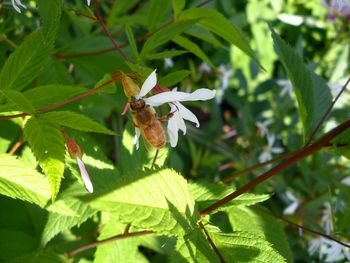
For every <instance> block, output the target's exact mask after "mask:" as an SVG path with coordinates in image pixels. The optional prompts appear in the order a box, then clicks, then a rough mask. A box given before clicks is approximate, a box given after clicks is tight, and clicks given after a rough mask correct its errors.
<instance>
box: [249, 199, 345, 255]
mask: <svg viewBox="0 0 350 263" xmlns="http://www.w3.org/2000/svg"><path fill="white" fill-rule="evenodd" d="M253 208H254V209H255V210H258V211H261V212H263V213H265V214H267V215H269V216H272V217H274V218H276V219H277V220H279V221H282V222H285V223H287V224H289V225H291V226H292V227H295V228H298V229H300V228H301V229H302V230H304V231H306V232H309V233H312V234H314V235H318V236H322V237H325V238H327V239H329V240H332V241H334V242H337V243H338V244H340V245H343V246H345V247H348V248H350V245H348V244H346V243H344V242H342V241H340V240H338V239H336V238H334V237H332V236H330V235H327V234H324V233H321V232H318V231H316V230H313V229H311V228H308V227H305V226H301V225H298V224H296V223H294V222H292V221H290V220H288V219H286V218H284V217H282V216H278V215H275V214H274V213H272V212H271V211H268V210H266V209H262V208H261V207H258V206H253Z"/></svg>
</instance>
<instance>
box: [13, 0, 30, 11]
mask: <svg viewBox="0 0 350 263" xmlns="http://www.w3.org/2000/svg"><path fill="white" fill-rule="evenodd" d="M11 3H12V6H13V8H14V9H15V10H16V11H17V12H18V13H21V9H20V8H19V7H18V6H20V7H23V8H24V9H26V8H27V7H26V6H25V5H24V4H22V3H21V0H11Z"/></svg>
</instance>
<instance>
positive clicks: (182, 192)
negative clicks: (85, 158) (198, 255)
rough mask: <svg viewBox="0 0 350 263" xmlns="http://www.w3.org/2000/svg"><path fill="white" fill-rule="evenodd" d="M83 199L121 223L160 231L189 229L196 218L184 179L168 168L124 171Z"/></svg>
mask: <svg viewBox="0 0 350 263" xmlns="http://www.w3.org/2000/svg"><path fill="white" fill-rule="evenodd" d="M130 165H132V164H131V163H130ZM84 200H86V201H87V202H89V204H90V205H91V206H92V207H95V208H96V209H99V210H101V211H106V212H108V213H110V214H111V216H112V217H113V218H115V219H116V220H117V221H119V222H121V223H126V224H127V223H131V225H132V226H134V227H137V228H143V229H147V230H154V231H157V233H160V234H162V233H163V234H167V235H178V234H180V233H184V232H189V231H191V229H192V228H193V225H194V224H195V222H196V221H197V220H198V218H199V215H198V213H197V212H196V211H195V209H194V201H193V199H192V197H191V196H190V193H189V191H188V187H187V183H186V180H185V179H184V178H183V177H182V176H181V175H179V174H178V173H176V172H175V171H174V170H171V169H164V170H159V171H157V170H154V171H152V170H150V171H147V172H142V171H133V172H130V173H128V174H124V175H123V176H120V177H119V179H118V180H115V182H110V186H109V189H107V190H106V191H104V192H101V193H98V194H92V195H89V196H85V197H84Z"/></svg>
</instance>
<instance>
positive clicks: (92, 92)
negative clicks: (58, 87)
mask: <svg viewBox="0 0 350 263" xmlns="http://www.w3.org/2000/svg"><path fill="white" fill-rule="evenodd" d="M119 80H120V78H113V79H111V80H109V81H107V82H105V83H103V84H102V85H100V86H98V87H96V88H94V89H91V90H88V91H87V92H84V93H82V94H79V95H77V96H75V97H73V98H70V99H68V100H65V101H62V102H59V103H56V104H53V105H50V106H48V107H44V108H41V109H38V110H36V113H43V112H46V111H49V110H53V109H56V108H58V107H61V106H64V105H67V104H69V103H72V102H74V101H77V100H79V99H82V98H85V97H87V96H91V95H93V94H95V93H96V92H97V91H99V90H101V89H103V88H104V87H106V86H107V85H109V84H111V83H113V82H117V81H119ZM29 115H30V114H28V113H20V114H14V115H7V116H0V120H8V119H14V118H18V117H25V116H29Z"/></svg>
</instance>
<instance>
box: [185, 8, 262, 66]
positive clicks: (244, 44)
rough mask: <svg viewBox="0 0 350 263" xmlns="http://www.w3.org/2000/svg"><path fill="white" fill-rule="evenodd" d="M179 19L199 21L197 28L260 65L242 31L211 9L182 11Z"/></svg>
mask: <svg viewBox="0 0 350 263" xmlns="http://www.w3.org/2000/svg"><path fill="white" fill-rule="evenodd" d="M179 19H200V20H199V21H198V23H197V24H198V25H199V26H201V27H203V28H205V29H207V30H209V31H211V32H213V33H214V34H216V35H218V36H220V37H222V38H223V39H225V40H226V41H228V42H230V43H231V44H233V45H235V46H236V47H238V48H239V49H240V50H242V51H243V52H244V53H246V54H247V55H248V56H250V57H251V58H252V59H253V60H254V61H255V62H256V63H258V64H259V65H260V63H259V60H258V59H257V57H256V55H255V53H254V51H253V50H252V49H251V48H250V46H249V42H248V40H247V39H246V38H245V36H244V34H243V33H242V31H241V30H240V29H239V28H238V27H237V26H235V25H234V24H233V23H232V22H231V21H230V20H228V19H227V18H226V17H224V16H223V15H222V14H220V13H219V12H217V11H215V10H213V9H206V8H191V9H187V10H185V11H183V12H182V13H181V14H180V16H179Z"/></svg>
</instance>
